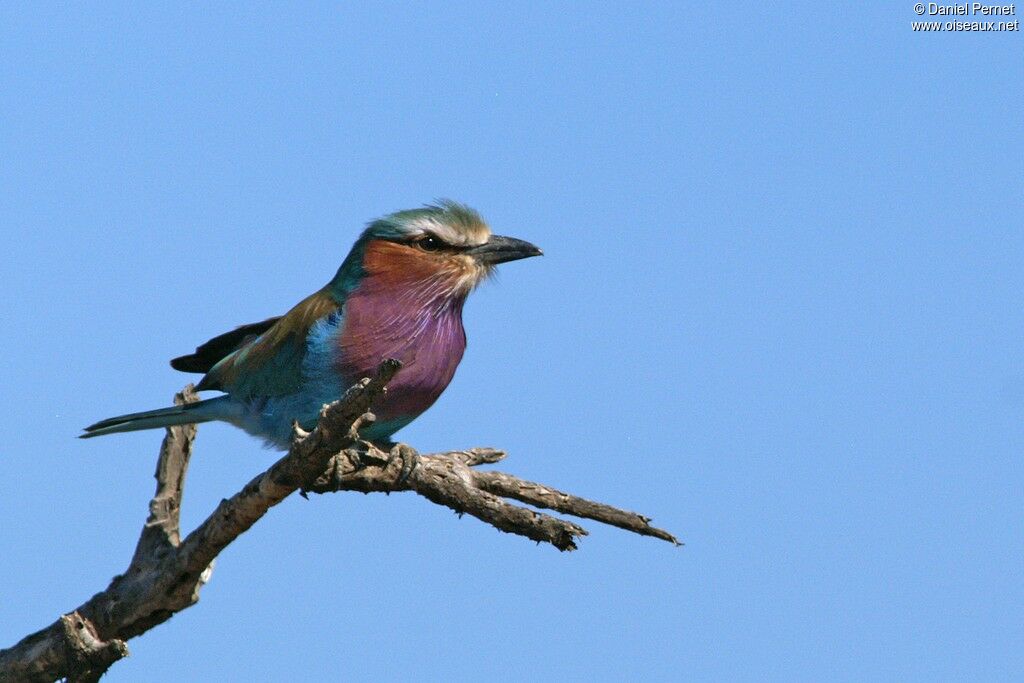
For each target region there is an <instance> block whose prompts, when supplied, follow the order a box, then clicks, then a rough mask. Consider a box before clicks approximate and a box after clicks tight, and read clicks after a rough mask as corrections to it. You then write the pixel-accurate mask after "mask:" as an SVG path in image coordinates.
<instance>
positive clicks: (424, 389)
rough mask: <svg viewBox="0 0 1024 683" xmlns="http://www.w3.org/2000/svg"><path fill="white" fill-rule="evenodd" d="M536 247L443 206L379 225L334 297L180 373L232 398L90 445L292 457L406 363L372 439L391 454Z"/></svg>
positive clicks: (148, 421) (227, 338)
mask: <svg viewBox="0 0 1024 683" xmlns="http://www.w3.org/2000/svg"><path fill="white" fill-rule="evenodd" d="M542 253H543V252H542V251H541V250H540V249H539V248H538V247H536V246H535V245H533V244H531V243H530V242H527V241H525V240H521V239H516V238H513V237H503V236H501V235H495V234H493V233H492V232H491V229H490V227H488V225H487V223H485V222H484V220H483V218H481V216H480V214H479V213H477V212H476V211H475V210H474V209H472V208H470V207H469V206H466V205H465V204H460V203H458V202H455V201H452V200H440V201H436V202H435V203H433V204H427V205H424V206H423V207H421V208H417V209H407V210H403V211H397V212H395V213H391V214H388V215H386V216H383V217H382V218H379V219H377V220H373V221H371V222H370V223H368V224H367V226H366V228H365V230H363V232H362V234H361V235H360V236H359V238H358V239H357V240H356V241H355V243H354V244H353V246H352V248H351V250H350V251H349V253H348V255H347V256H346V257H345V259H344V261H343V262H342V264H341V267H340V268H338V271H337V273H336V274H335V275H334V277H333V278H332V279H331V280H330V282H328V283H327V284H326V285H325V286H324V287H322V288H321V289H319V290H318V291H316V292H315V293H313V294H311V295H310V296H308V297H306V298H305V299H303V300H302V301H300V302H299V303H298V304H296V305H295V306H294V307H293V308H292V309H291V310H290V311H288V312H287V313H285V314H284V315H282V316H278V317H273V318H268V319H266V320H263V321H262V322H257V323H250V324H247V325H242V326H240V327H237V328H236V329H234V330H232V331H230V332H226V333H224V334H221V335H219V336H216V337H214V338H213V339H210V340H209V341H207V342H206V343H204V344H202V345H200V346H199V347H197V348H196V350H195V352H194V353H191V354H188V355H184V356H180V357H178V358H175V359H173V360H172V361H171V367H173V368H175V369H176V370H181V371H183V372H193V373H203V378H202V379H201V380H200V381H199V383H198V384H197V385H196V387H195V388H196V390H197V391H207V390H209V391H214V390H215V391H220V392H222V395H220V396H216V397H213V398H208V399H205V400H201V401H198V402H195V403H189V404H186V405H181V406H171V407H167V408H159V409H157V410H147V411H144V412H137V413H129V414H127V415H119V416H117V417H111V418H108V419H106V420H101V421H100V422H97V423H95V424H92V425H90V426H88V427H86V428H85V429H84V430H83V431H84V433H83V434H81V438H92V437H96V436H104V435H107V434H115V433H119V432H133V431H138V430H144V429H158V428H162V427H169V426H172V425H181V424H197V423H202V422H211V421H221V422H227V423H229V424H231V425H234V426H236V427H239V428H241V429H243V430H244V431H246V432H247V433H249V434H251V435H253V436H256V437H259V438H261V439H263V441H264V442H265V444H266V445H267V446H269V447H271V448H276V449H279V450H287V449H288V448H289V446H290V445H291V442H292V438H293V425H295V424H298V425H299V426H300V427H301V428H302V429H303V430H305V431H311V430H312V429H314V428H315V426H316V423H317V420H318V418H319V415H320V410H321V408H322V407H323V406H324V404H327V403H331V402H333V401H336V400H337V399H339V398H341V396H342V394H343V393H344V392H345V390H346V389H347V388H348V387H349V386H351V385H352V384H354V383H355V382H357V381H359V380H360V379H361V378H363V377H369V376H373V375H374V373H375V372H376V369H377V367H378V366H379V365H380V363H381V362H383V361H384V360H386V359H395V360H398V361H400V362H401V363H402V370H401V372H399V373H398V374H397V375H396V376H395V378H394V379H393V380H392V381H391V383H390V384H389V386H388V391H387V392H386V393H384V394H382V395H381V396H380V397H378V398H377V400H376V401H375V403H374V404H373V405H372V406H371V408H372V410H373V413H374V415H375V416H376V420H375V421H373V422H372V423H371V424H369V425H368V426H365V427H363V428H362V430H361V432H360V436H361V438H364V439H366V440H367V441H371V442H384V443H388V442H389V440H390V438H391V436H392V435H393V434H394V433H395V432H397V431H398V430H399V429H401V428H403V427H405V426H406V425H408V424H409V423H410V422H412V421H413V420H414V419H416V418H417V417H418V416H419V415H421V414H422V413H423V412H424V411H425V410H427V409H428V408H429V407H430V406H431V405H433V403H434V402H435V401H436V400H437V399H438V397H439V396H440V395H441V393H442V392H443V391H444V390H445V388H446V387H447V386H448V384H449V382H451V380H452V378H453V377H454V375H455V370H456V368H457V367H458V365H459V362H460V361H461V360H462V355H463V352H464V351H465V348H466V333H465V330H464V329H463V325H462V309H463V304H464V303H465V301H466V298H467V296H468V295H469V294H470V292H472V291H473V290H474V289H475V288H476V287H477V285H479V284H480V283H481V282H483V281H484V280H485V279H487V278H488V277H489V276H490V275H491V274H492V273H493V271H494V269H495V267H496V266H497V265H498V264H501V263H506V262H509V261H515V260H519V259H525V258H529V257H533V256H540V255H541V254H542Z"/></svg>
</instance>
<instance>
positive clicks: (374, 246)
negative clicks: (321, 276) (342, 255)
mask: <svg viewBox="0 0 1024 683" xmlns="http://www.w3.org/2000/svg"><path fill="white" fill-rule="evenodd" d="M541 253H542V252H541V250H540V249H538V248H537V247H535V246H534V245H532V244H530V243H529V242H526V241H523V240H520V239H516V238H514V237H502V236H500V235H494V234H492V233H491V229H490V228H489V227H488V226H487V224H486V223H485V222H484V221H483V219H482V218H481V217H480V214H478V213H477V212H476V211H474V210H473V209H471V208H469V207H468V206H465V205H463V204H459V203H456V202H453V201H448V200H444V201H439V202H437V203H436V204H431V205H428V206H425V207H423V208H420V209H409V210H406V211H398V212H396V213H393V214H390V215H388V216H384V217H383V218H379V219H377V220H375V221H373V222H372V223H370V224H369V225H368V226H367V228H366V230H364V231H363V234H362V235H361V236H360V238H359V240H358V241H357V242H356V244H355V246H354V247H353V248H352V252H351V253H350V254H349V256H348V258H347V259H345V263H344V264H342V267H341V269H340V270H339V271H338V275H337V276H336V277H335V284H336V285H340V286H341V287H342V289H343V290H351V289H352V288H354V287H355V286H357V284H358V283H359V282H362V281H363V278H370V279H371V280H373V281H374V282H376V283H378V286H380V285H384V284H385V283H390V284H392V285H393V286H395V287H418V288H423V289H424V290H425V291H426V290H428V289H430V288H434V289H433V291H434V292H435V293H436V294H437V295H439V296H465V295H466V294H468V293H469V292H470V291H471V290H472V289H473V288H474V287H476V285H478V284H480V282H482V281H483V280H484V279H486V278H487V276H488V275H490V273H491V272H492V271H493V269H494V267H495V266H496V265H498V264H499V263H505V262H507V261H515V260H518V259H524V258H529V257H531V256H539V255H541Z"/></svg>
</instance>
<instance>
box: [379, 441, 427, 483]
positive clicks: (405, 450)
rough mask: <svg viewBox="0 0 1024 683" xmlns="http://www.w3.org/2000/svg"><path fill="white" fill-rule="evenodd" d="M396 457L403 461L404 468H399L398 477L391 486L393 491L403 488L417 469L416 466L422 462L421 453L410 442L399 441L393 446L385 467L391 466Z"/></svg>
mask: <svg viewBox="0 0 1024 683" xmlns="http://www.w3.org/2000/svg"><path fill="white" fill-rule="evenodd" d="M396 459H398V460H401V461H402V468H401V469H400V470H399V474H398V479H396V480H395V484H394V486H392V488H391V490H392V491H397V490H398V489H400V488H403V487H404V486H405V484H406V482H408V481H409V477H410V476H412V473H413V472H415V471H416V467H417V466H418V465H419V463H420V454H419V453H417V452H416V449H415V448H413V447H412V446H410V445H409V444H404V443H399V444H395V445H394V446H393V447H392V448H391V451H390V452H389V454H388V462H387V465H385V468H387V467H390V466H391V463H393V462H394V461H395V460H396Z"/></svg>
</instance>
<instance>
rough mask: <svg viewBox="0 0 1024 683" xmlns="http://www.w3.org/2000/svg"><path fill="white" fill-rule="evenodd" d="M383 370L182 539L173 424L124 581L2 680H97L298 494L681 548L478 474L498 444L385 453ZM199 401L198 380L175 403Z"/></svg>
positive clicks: (589, 504) (33, 639)
mask: <svg viewBox="0 0 1024 683" xmlns="http://www.w3.org/2000/svg"><path fill="white" fill-rule="evenodd" d="M400 367H401V366H400V364H399V363H398V362H397V361H387V362H385V363H383V364H382V365H381V367H380V369H379V371H378V374H377V376H376V377H374V378H372V379H364V380H362V381H360V382H359V383H357V384H356V385H354V386H353V387H352V388H351V389H349V390H348V391H347V392H346V394H345V396H343V397H342V398H341V400H339V401H337V402H335V403H332V404H331V405H328V406H325V407H324V409H323V411H321V413H320V420H319V423H318V425H317V427H316V429H314V430H313V431H312V432H309V433H305V432H303V431H302V430H301V429H299V428H298V427H297V426H296V428H295V440H294V442H293V444H292V447H291V449H290V450H289V452H288V454H287V455H285V456H284V457H282V458H281V459H280V460H278V461H277V462H276V463H274V464H273V465H272V466H271V467H270V468H269V469H268V470H266V471H265V472H263V473H262V474H260V475H258V476H257V477H255V478H254V479H253V480H252V481H250V482H249V483H248V484H246V486H245V487H243V488H242V490H241V491H239V492H238V493H236V494H235V495H233V496H231V497H230V498H228V499H225V500H223V501H221V503H220V504H219V505H218V506H217V508H216V509H215V510H214V511H213V513H212V514H211V515H210V516H209V517H207V518H206V520H205V521H204V522H203V523H202V524H200V525H199V527H198V528H196V529H195V530H194V531H193V532H192V533H190V534H189V535H188V536H187V537H186V538H185V539H184V540H182V539H181V532H180V526H179V511H180V508H181V499H182V493H183V490H184V485H185V474H186V472H187V470H188V463H189V458H190V457H191V454H192V443H193V440H194V439H195V435H196V427H195V425H183V426H178V427H170V428H168V429H167V435H166V437H165V438H164V440H163V444H162V446H161V448H160V456H159V459H158V461H157V469H156V475H155V476H156V480H157V486H156V493H155V494H154V496H153V499H152V500H151V501H150V505H149V516H148V518H147V519H146V523H145V525H144V526H143V528H142V533H141V534H140V536H139V541H138V544H137V546H136V549H135V553H134V555H133V557H132V560H131V562H130V564H129V566H128V569H127V570H126V571H125V572H124V574H121V575H118V576H115V577H114V578H113V580H112V581H111V582H110V585H109V586H108V587H107V588H106V589H105V590H104V591H102V592H100V593H97V594H96V595H94V596H93V597H91V598H90V599H89V600H87V601H86V602H85V603H83V604H82V605H80V606H79V607H77V608H75V609H74V610H72V611H71V612H68V613H67V614H64V615H62V616H60V617H59V618H58V619H57V620H56V621H54V622H53V623H52V624H50V625H49V626H47V627H46V628H44V629H42V630H40V631H38V632H36V633H33V634H31V635H29V636H26V637H25V638H24V639H22V640H21V641H20V642H18V643H17V644H15V645H14V646H12V647H10V648H8V649H6V650H0V682H2V683H8V682H14V681H17V682H19V683H20V682H22V681H25V682H32V683H34V682H36V681H47V682H49V681H54V680H57V679H60V678H66V679H67V680H68V681H70V682H79V681H81V682H88V681H96V680H99V678H100V677H101V676H102V675H103V673H104V672H105V671H106V670H107V669H108V668H109V667H110V666H111V665H112V664H113V663H114V662H116V661H117V660H119V659H121V658H123V657H126V656H127V655H128V648H127V645H126V644H125V641H127V640H128V639H129V638H132V637H134V636H137V635H139V634H141V633H144V632H146V631H148V630H149V629H151V628H153V627H155V626H157V625H159V624H161V623H163V622H165V621H167V620H168V619H170V618H171V616H173V615H174V614H175V613H177V612H180V611H182V610H184V609H186V608H188V607H190V606H192V605H193V604H195V603H196V602H197V601H198V600H199V590H200V589H201V588H202V586H203V585H204V584H205V583H206V582H207V581H208V580H209V578H210V574H211V572H212V571H213V563H214V560H215V558H216V557H217V555H218V554H219V553H220V552H221V551H222V550H223V549H224V548H225V547H227V545H228V544H230V543H231V542H232V541H233V540H234V539H236V538H237V537H238V536H239V535H241V534H242V533H244V532H245V531H246V530H247V529H249V527H251V526H252V525H253V524H255V523H256V522H257V521H258V520H259V519H260V517H262V516H263V515H264V514H265V513H266V512H267V510H269V509H270V508H271V507H273V506H274V505H277V504H278V503H279V502H281V501H282V500H284V499H285V498H286V497H287V496H289V495H291V494H292V493H294V492H295V491H297V490H298V491H299V492H300V493H301V494H302V495H306V494H307V493H308V492H314V493H327V492H334V491H361V492H364V493H370V492H385V493H390V492H394V491H414V492H415V493H418V494H419V495H421V496H423V497H425V498H427V499H428V500H430V501H431V502H434V503H436V504H438V505H444V506H447V507H449V508H451V509H452V510H455V511H456V512H458V513H460V514H462V513H466V514H469V515H472V516H474V517H476V518H478V519H480V520H482V521H484V522H486V523H488V524H490V525H492V526H494V527H495V528H497V529H499V530H501V531H506V532H509V533H513V534H518V535H521V536H525V537H527V538H530V539H532V540H534V541H538V542H545V543H549V544H551V545H553V546H554V547H556V548H558V549H559V550H575V548H576V539H578V538H580V537H581V536H585V535H586V534H587V532H586V530H585V529H583V528H582V527H580V526H578V525H576V524H574V523H572V522H569V521H567V520H563V519H559V518H557V517H553V516H551V515H548V514H546V513H543V512H538V511H537V510H534V509H531V508H527V507H523V506H521V505H515V504H513V503H510V502H509V500H514V501H518V502H520V503H526V504H529V505H532V506H534V507H536V508H545V509H549V510H554V511H557V512H561V513H565V514H569V515H573V516H576V517H581V518H585V519H591V520H595V521H598V522H602V523H605V524H610V525H613V526H617V527H619V528H622V529H626V530H628V531H632V532H634V533H638V534H642V535H645V536H653V537H655V538H660V539H662V540H665V541H669V542H671V543H675V544H676V545H679V542H678V541H677V540H676V538H675V537H674V536H672V535H671V534H669V533H668V532H666V531H662V530H661V529H657V528H655V527H652V526H651V525H650V524H649V522H650V520H649V519H648V518H646V517H643V516H641V515H638V514H636V513H633V512H627V511H625V510H619V509H617V508H614V507H611V506H609V505H605V504H603V503H596V502H593V501H589V500H586V499H583V498H579V497H577V496H573V495H570V494H567V493H562V492H561V491H557V490H555V489H553V488H551V487H548V486H544V485H542V484H537V483H534V482H530V481H526V480H523V479H519V478H518V477H515V476H513V475H510V474H505V473H503V472H495V471H478V470H475V469H473V468H474V467H476V466H478V465H484V464H493V463H496V462H498V461H499V460H501V459H503V458H504V457H505V454H504V453H503V452H501V451H498V450H495V449H491V448H473V449H469V450H464V451H451V452H447V453H436V454H431V455H420V454H419V453H417V452H416V451H415V450H414V449H412V448H411V447H409V446H407V445H405V444H396V445H394V446H393V447H391V448H390V449H389V450H387V451H385V450H383V449H382V448H380V447H379V446H377V445H374V444H372V443H369V442H367V441H363V440H361V439H360V438H359V434H358V432H359V428H360V427H361V426H363V425H365V424H367V423H368V422H370V421H372V420H373V415H372V414H371V413H368V412H367V411H368V409H369V406H370V405H371V403H372V402H373V400H374V398H375V397H377V396H378V395H379V394H380V393H381V392H383V391H385V390H386V389H385V387H386V385H387V383H388V382H389V381H390V380H391V378H392V377H393V376H394V374H395V373H396V372H398V370H399V368H400ZM195 400H197V397H196V394H195V392H194V390H193V388H192V386H191V385H189V386H188V387H186V388H185V389H184V390H183V391H182V392H181V393H179V394H178V395H177V396H175V401H176V402H178V403H185V402H192V401H195Z"/></svg>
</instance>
